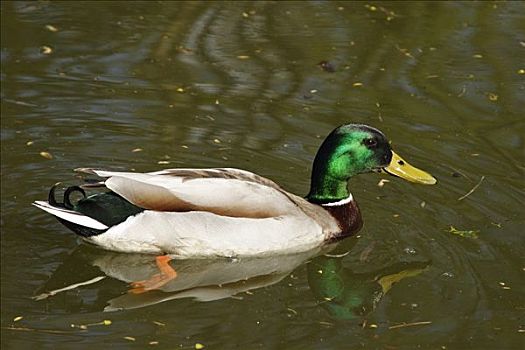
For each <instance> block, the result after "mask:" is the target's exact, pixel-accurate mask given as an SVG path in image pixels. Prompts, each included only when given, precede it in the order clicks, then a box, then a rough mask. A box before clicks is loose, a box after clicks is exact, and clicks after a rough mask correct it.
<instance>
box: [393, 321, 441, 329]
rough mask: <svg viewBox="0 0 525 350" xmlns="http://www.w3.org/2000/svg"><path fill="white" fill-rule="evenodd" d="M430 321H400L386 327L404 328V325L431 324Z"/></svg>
mask: <svg viewBox="0 0 525 350" xmlns="http://www.w3.org/2000/svg"><path fill="white" fill-rule="evenodd" d="M431 323H432V321H420V322H412V323H401V324H396V325H393V326H390V327H388V329H396V328H405V327H413V326H423V325H426V324H431Z"/></svg>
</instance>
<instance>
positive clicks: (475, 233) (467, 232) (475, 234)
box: [448, 226, 479, 238]
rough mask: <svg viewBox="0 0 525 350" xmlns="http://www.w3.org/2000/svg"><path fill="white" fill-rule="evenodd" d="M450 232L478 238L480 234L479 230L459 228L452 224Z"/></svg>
mask: <svg viewBox="0 0 525 350" xmlns="http://www.w3.org/2000/svg"><path fill="white" fill-rule="evenodd" d="M448 232H450V233H452V234H453V235H458V236H461V237H465V238H478V234H479V231H477V230H458V229H456V228H455V227H454V226H450V228H449V230H448Z"/></svg>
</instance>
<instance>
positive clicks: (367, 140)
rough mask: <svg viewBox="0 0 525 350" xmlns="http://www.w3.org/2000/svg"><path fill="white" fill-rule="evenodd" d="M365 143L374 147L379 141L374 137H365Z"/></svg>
mask: <svg viewBox="0 0 525 350" xmlns="http://www.w3.org/2000/svg"><path fill="white" fill-rule="evenodd" d="M363 143H364V144H365V146H367V147H374V146H375V145H377V141H376V140H374V139H365V140H364V141H363Z"/></svg>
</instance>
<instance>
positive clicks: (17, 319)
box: [13, 316, 24, 322]
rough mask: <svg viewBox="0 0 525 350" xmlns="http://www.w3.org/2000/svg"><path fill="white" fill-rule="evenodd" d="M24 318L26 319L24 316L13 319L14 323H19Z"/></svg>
mask: <svg viewBox="0 0 525 350" xmlns="http://www.w3.org/2000/svg"><path fill="white" fill-rule="evenodd" d="M23 318H24V317H22V316H16V317H15V318H13V322H18V321H20V320H21V319H23Z"/></svg>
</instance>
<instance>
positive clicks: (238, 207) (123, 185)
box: [76, 168, 300, 218]
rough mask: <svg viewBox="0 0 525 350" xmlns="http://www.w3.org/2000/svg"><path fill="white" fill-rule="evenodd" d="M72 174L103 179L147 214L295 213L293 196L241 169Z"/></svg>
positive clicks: (85, 170)
mask: <svg viewBox="0 0 525 350" xmlns="http://www.w3.org/2000/svg"><path fill="white" fill-rule="evenodd" d="M76 171H78V172H83V173H89V174H94V175H97V176H99V177H102V178H105V181H104V185H105V186H106V187H107V188H108V189H110V190H112V191H113V192H115V193H117V194H119V195H120V196H122V197H124V198H125V199H126V200H128V201H129V202H131V203H133V204H134V205H136V206H139V207H141V208H144V209H149V210H157V211H178V212H180V211H208V212H212V213H215V214H219V215H224V216H231V217H247V218H266V217H274V216H280V215H286V214H291V213H296V212H297V210H300V209H299V208H298V205H297V203H296V200H293V199H291V197H292V195H291V194H289V193H287V192H285V191H284V190H283V189H281V188H280V187H279V186H278V185H277V184H276V183H275V182H273V181H271V180H269V179H266V178H263V177H261V176H259V175H256V174H253V173H251V172H248V171H245V170H240V169H232V168H217V169H168V170H162V171H157V172H152V173H132V172H114V171H105V170H97V169H90V168H80V169H76Z"/></svg>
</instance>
